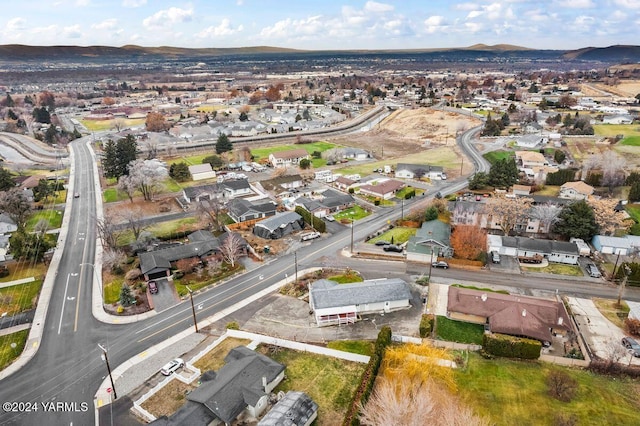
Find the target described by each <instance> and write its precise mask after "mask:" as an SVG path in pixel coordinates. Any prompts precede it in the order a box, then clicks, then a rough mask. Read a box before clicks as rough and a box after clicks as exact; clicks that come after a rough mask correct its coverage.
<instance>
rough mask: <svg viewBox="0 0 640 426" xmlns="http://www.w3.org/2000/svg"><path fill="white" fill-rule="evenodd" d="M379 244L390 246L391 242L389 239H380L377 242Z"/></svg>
mask: <svg viewBox="0 0 640 426" xmlns="http://www.w3.org/2000/svg"><path fill="white" fill-rule="evenodd" d="M375 244H376V245H377V246H388V245H389V244H391V243H390V242H389V241H384V240H380V241H376V243H375Z"/></svg>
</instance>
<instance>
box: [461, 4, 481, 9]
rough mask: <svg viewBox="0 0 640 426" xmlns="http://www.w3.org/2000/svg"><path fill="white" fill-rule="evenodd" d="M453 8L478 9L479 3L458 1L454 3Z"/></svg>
mask: <svg viewBox="0 0 640 426" xmlns="http://www.w3.org/2000/svg"><path fill="white" fill-rule="evenodd" d="M455 8H456V9H457V10H477V9H480V5H478V4H477V3H460V4H456V5H455Z"/></svg>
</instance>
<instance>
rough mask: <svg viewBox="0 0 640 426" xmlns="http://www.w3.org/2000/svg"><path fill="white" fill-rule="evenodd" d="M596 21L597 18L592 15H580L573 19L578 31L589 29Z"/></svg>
mask: <svg viewBox="0 0 640 426" xmlns="http://www.w3.org/2000/svg"><path fill="white" fill-rule="evenodd" d="M594 23H595V19H594V18H593V17H592V16H586V15H580V16H577V17H576V19H574V20H573V25H574V27H575V29H576V30H578V31H589V30H590V29H591V26H592V25H593V24H594Z"/></svg>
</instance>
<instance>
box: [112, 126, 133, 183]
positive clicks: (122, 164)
mask: <svg viewBox="0 0 640 426" xmlns="http://www.w3.org/2000/svg"><path fill="white" fill-rule="evenodd" d="M137 155H138V144H137V142H136V138H135V136H133V135H131V134H129V135H127V136H126V137H124V138H121V139H119V140H118V142H116V172H117V175H116V176H115V177H120V176H124V175H128V174H129V163H131V162H132V161H135V159H136V157H137Z"/></svg>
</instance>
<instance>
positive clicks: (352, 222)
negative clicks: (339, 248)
mask: <svg viewBox="0 0 640 426" xmlns="http://www.w3.org/2000/svg"><path fill="white" fill-rule="evenodd" d="M354 222H355V221H354V220H353V218H351V254H353V224H354Z"/></svg>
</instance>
